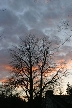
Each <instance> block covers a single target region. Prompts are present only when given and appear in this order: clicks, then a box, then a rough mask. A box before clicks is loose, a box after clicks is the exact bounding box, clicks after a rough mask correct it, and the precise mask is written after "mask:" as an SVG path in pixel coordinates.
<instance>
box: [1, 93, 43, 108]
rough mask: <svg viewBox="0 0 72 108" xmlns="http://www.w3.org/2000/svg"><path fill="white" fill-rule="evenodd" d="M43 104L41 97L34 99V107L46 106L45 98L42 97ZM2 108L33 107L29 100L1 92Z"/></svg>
mask: <svg viewBox="0 0 72 108" xmlns="http://www.w3.org/2000/svg"><path fill="white" fill-rule="evenodd" d="M42 100H43V104H41V99H40V97H36V98H35V99H33V104H32V108H42V107H43V108H44V104H45V103H44V100H45V99H44V98H42ZM0 108H31V106H30V101H29V100H28V101H27V102H26V101H25V100H23V99H21V98H19V97H16V96H15V95H14V96H5V95H3V94H0Z"/></svg>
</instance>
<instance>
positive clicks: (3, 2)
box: [0, 0, 72, 84]
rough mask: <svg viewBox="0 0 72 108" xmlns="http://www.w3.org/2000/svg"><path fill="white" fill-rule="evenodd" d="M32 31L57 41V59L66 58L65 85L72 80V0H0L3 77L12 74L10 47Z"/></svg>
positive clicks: (0, 57) (0, 72)
mask: <svg viewBox="0 0 72 108" xmlns="http://www.w3.org/2000/svg"><path fill="white" fill-rule="evenodd" d="M63 21H66V23H68V26H67V29H66V28H65V25H64V23H63ZM60 27H61V28H60ZM29 33H31V34H34V35H35V36H38V37H40V36H44V35H47V36H49V37H50V38H51V40H53V42H54V43H55V42H57V44H58V46H60V47H59V48H58V50H55V51H56V60H55V62H60V61H66V68H67V69H68V72H70V74H69V75H68V76H67V78H64V84H65V83H66V84H67V82H68V81H69V82H70V83H72V80H71V79H72V37H70V36H71V35H72V0H0V35H2V37H0V80H2V79H6V78H7V77H8V76H9V72H8V70H9V69H10V67H9V52H8V49H9V48H11V47H12V45H16V44H19V37H21V38H24V37H25V36H26V35H28V34H29ZM68 37H70V38H69V40H68V41H66V40H67V39H68ZM65 41H66V42H65ZM64 42H65V43H64ZM62 43H64V44H63V45H62Z"/></svg>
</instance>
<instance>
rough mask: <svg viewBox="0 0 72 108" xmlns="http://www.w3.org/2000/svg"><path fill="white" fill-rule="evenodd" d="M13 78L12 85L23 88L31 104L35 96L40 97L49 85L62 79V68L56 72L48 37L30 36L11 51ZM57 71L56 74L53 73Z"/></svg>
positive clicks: (10, 81) (10, 80)
mask: <svg viewBox="0 0 72 108" xmlns="http://www.w3.org/2000/svg"><path fill="white" fill-rule="evenodd" d="M10 55H11V62H10V64H11V67H12V74H11V75H12V76H11V78H10V79H9V83H10V85H12V87H13V89H14V87H15V88H16V87H17V88H18V87H21V88H22V89H23V92H24V93H25V95H26V97H27V98H28V99H30V103H32V100H33V98H34V97H35V96H37V95H40V97H41V98H42V93H43V92H44V90H45V89H46V88H47V85H49V84H54V83H56V81H57V80H58V79H59V78H61V74H60V76H59V73H62V68H59V69H58V70H56V69H55V68H57V67H56V64H55V63H54V61H53V57H54V55H53V51H51V42H50V40H49V38H48V37H43V38H36V37H35V36H34V35H29V36H27V37H26V38H25V39H21V43H20V45H19V46H16V47H14V48H13V49H10ZM53 71H56V72H53Z"/></svg>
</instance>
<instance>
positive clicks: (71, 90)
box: [66, 82, 72, 95]
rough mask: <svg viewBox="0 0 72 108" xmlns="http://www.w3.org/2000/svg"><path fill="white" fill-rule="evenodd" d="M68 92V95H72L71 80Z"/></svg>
mask: <svg viewBox="0 0 72 108" xmlns="http://www.w3.org/2000/svg"><path fill="white" fill-rule="evenodd" d="M66 92H67V94H68V95H72V86H71V85H70V84H69V82H68V84H67V89H66Z"/></svg>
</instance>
